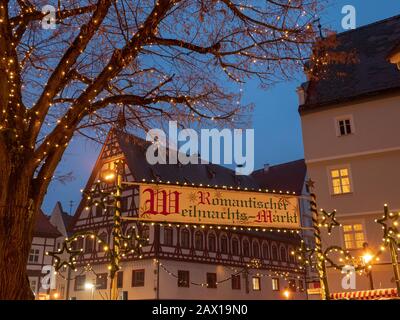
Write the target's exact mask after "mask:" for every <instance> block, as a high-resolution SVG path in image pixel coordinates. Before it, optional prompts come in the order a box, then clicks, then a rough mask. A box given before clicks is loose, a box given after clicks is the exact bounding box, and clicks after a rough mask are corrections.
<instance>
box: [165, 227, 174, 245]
mask: <svg viewBox="0 0 400 320" xmlns="http://www.w3.org/2000/svg"><path fill="white" fill-rule="evenodd" d="M173 244H174V230H173V229H172V228H169V227H168V228H164V245H166V246H173Z"/></svg>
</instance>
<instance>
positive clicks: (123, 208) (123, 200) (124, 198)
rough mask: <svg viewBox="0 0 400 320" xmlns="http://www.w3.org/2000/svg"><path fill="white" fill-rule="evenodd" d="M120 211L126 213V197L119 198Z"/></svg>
mask: <svg viewBox="0 0 400 320" xmlns="http://www.w3.org/2000/svg"><path fill="white" fill-rule="evenodd" d="M121 211H122V212H126V211H128V197H123V198H121Z"/></svg>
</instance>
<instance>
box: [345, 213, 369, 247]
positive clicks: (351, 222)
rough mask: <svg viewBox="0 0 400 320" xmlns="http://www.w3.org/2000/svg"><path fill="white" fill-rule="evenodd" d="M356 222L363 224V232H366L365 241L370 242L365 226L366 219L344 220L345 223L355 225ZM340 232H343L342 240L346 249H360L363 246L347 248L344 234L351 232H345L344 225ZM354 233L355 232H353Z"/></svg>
mask: <svg viewBox="0 0 400 320" xmlns="http://www.w3.org/2000/svg"><path fill="white" fill-rule="evenodd" d="M355 224H361V225H362V232H363V234H364V243H368V238H367V229H366V228H365V226H366V225H365V220H364V219H360V220H349V221H343V225H352V226H354V225H355ZM340 233H341V241H342V248H343V249H345V250H360V249H362V248H346V244H345V241H344V234H345V233H349V232H344V229H343V227H342V228H340ZM353 233H354V232H353Z"/></svg>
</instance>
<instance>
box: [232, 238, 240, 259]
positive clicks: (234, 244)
mask: <svg viewBox="0 0 400 320" xmlns="http://www.w3.org/2000/svg"><path fill="white" fill-rule="evenodd" d="M232 254H233V255H234V256H238V255H239V240H238V239H237V238H233V239H232Z"/></svg>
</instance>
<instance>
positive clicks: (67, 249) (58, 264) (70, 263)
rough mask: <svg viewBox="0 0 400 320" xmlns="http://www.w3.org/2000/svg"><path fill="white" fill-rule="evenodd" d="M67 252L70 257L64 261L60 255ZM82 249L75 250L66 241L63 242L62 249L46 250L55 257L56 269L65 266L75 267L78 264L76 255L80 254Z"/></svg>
mask: <svg viewBox="0 0 400 320" xmlns="http://www.w3.org/2000/svg"><path fill="white" fill-rule="evenodd" d="M64 251H65V252H67V253H68V254H69V259H68V260H67V261H63V260H62V259H61V258H60V257H59V256H61V255H62V254H63V253H64ZM81 253H82V250H73V249H72V248H71V247H68V243H67V242H66V241H64V242H63V244H62V247H61V249H59V250H58V251H56V252H46V254H47V255H48V256H51V257H53V258H54V264H53V265H54V267H55V269H56V271H58V270H60V269H61V268H62V267H63V266H65V267H70V268H72V269H75V264H76V256H78V255H80V254H81Z"/></svg>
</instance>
